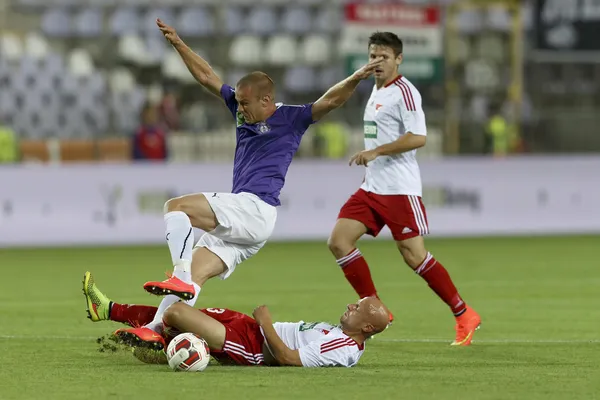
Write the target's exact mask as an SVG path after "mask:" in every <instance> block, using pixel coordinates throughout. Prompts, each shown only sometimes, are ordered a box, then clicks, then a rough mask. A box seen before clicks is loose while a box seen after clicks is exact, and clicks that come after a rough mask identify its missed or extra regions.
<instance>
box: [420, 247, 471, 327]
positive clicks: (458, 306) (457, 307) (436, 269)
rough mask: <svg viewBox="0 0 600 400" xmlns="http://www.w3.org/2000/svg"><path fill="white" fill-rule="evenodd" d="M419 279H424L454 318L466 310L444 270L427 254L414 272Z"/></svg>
mask: <svg viewBox="0 0 600 400" xmlns="http://www.w3.org/2000/svg"><path fill="white" fill-rule="evenodd" d="M415 272H416V273H417V274H419V275H420V276H421V278H423V279H425V282H427V284H428V285H429V287H430V288H431V290H433V291H434V292H435V293H436V294H437V295H438V296H439V297H440V299H442V300H443V301H444V303H446V304H448V306H449V307H450V309H451V310H452V313H453V314H454V315H455V316H459V315H461V314H462V313H464V312H465V311H466V309H467V305H466V304H465V302H464V301H463V299H462V298H461V297H460V295H459V294H458V290H457V289H456V286H454V283H452V279H450V275H449V274H448V271H446V268H444V266H443V265H442V264H441V263H440V262H439V261H437V260H436V259H435V258H433V256H432V255H431V254H430V253H427V257H425V260H424V261H423V262H422V263H421V265H419V267H418V268H417V269H416V270H415Z"/></svg>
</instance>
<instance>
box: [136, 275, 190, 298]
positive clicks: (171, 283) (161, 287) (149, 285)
mask: <svg viewBox="0 0 600 400" xmlns="http://www.w3.org/2000/svg"><path fill="white" fill-rule="evenodd" d="M144 289H145V290H146V291H147V292H148V293H152V294H155V295H157V296H164V295H167V294H173V295H175V296H177V297H179V298H180V299H183V300H191V299H193V298H194V296H195V295H196V289H195V288H194V285H190V284H189V283H185V282H184V281H182V280H181V279H179V278H177V277H175V276H169V278H167V279H166V280H164V281H162V282H146V283H145V284H144Z"/></svg>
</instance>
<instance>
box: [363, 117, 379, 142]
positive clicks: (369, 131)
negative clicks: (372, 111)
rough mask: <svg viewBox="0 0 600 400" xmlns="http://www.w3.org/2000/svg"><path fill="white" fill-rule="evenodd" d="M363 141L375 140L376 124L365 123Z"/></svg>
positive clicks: (371, 122) (373, 122)
mask: <svg viewBox="0 0 600 400" xmlns="http://www.w3.org/2000/svg"><path fill="white" fill-rule="evenodd" d="M365 139H377V124H376V123H375V121H365Z"/></svg>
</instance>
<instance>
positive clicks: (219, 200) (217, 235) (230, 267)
mask: <svg viewBox="0 0 600 400" xmlns="http://www.w3.org/2000/svg"><path fill="white" fill-rule="evenodd" d="M203 194H204V196H205V197H206V199H207V200H208V203H209V204H210V206H211V208H212V210H213V212H214V213H215V215H216V216H217V221H218V222H219V225H218V226H217V227H216V228H215V229H214V230H212V231H210V232H207V233H205V234H204V235H202V236H201V237H200V240H198V243H196V247H206V248H207V249H208V250H210V251H211V252H212V253H214V254H216V255H217V256H218V257H219V258H220V259H221V260H223V262H224V263H225V265H226V266H227V271H225V272H224V273H223V274H221V275H220V277H221V279H227V278H228V277H229V276H230V275H231V274H232V273H233V271H234V270H235V268H236V267H237V265H238V264H239V263H241V262H242V261H245V260H247V259H249V258H250V257H252V256H253V255H255V254H256V253H258V251H259V250H260V249H261V248H262V247H263V246H264V245H265V243H266V242H267V239H268V238H269V237H270V236H271V234H272V233H273V228H275V221H276V220H277V208H275V207H273V206H272V205H270V204H267V203H265V202H264V201H263V200H261V199H260V198H259V197H258V196H256V195H254V194H252V193H236V194H234V193H214V192H212V193H203Z"/></svg>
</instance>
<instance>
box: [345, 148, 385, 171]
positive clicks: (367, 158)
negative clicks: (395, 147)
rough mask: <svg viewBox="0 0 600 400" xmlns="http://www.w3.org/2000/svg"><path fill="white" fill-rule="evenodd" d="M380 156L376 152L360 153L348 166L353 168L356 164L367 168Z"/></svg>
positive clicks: (352, 158) (364, 151)
mask: <svg viewBox="0 0 600 400" xmlns="http://www.w3.org/2000/svg"><path fill="white" fill-rule="evenodd" d="M378 156H379V154H377V152H376V151H375V150H363V151H359V152H358V153H356V154H355V155H353V156H352V157H351V158H350V162H349V163H348V165H350V166H351V165H352V164H353V163H354V164H356V165H364V166H365V167H366V166H367V164H368V163H369V162H371V161H373V160H374V159H376V158H377V157H378Z"/></svg>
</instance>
